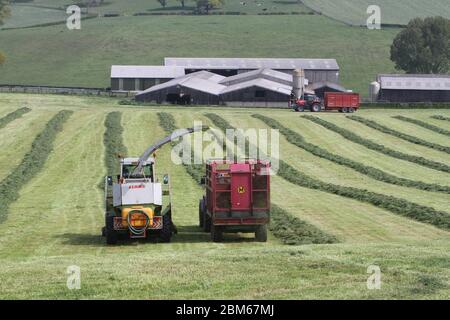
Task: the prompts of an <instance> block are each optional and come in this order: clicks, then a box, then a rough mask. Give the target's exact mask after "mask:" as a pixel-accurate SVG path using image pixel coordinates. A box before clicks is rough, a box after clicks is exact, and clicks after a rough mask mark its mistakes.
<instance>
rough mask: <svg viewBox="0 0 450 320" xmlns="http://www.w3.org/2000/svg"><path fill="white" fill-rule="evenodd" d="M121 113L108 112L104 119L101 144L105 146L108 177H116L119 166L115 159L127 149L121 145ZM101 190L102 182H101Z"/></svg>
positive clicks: (125, 152) (124, 153) (123, 154)
mask: <svg viewBox="0 0 450 320" xmlns="http://www.w3.org/2000/svg"><path fill="white" fill-rule="evenodd" d="M121 120H122V113H121V112H119V111H114V112H110V113H108V114H107V115H106V119H105V129H106V130H105V134H104V136H103V144H104V146H105V166H106V172H107V175H108V176H113V175H116V174H117V173H118V172H119V171H120V165H119V161H118V160H117V158H118V157H119V155H121V156H125V155H126V154H127V152H128V151H127V147H126V146H125V144H124V143H123V138H122V133H123V127H122V124H121ZM101 187H102V188H103V182H101Z"/></svg>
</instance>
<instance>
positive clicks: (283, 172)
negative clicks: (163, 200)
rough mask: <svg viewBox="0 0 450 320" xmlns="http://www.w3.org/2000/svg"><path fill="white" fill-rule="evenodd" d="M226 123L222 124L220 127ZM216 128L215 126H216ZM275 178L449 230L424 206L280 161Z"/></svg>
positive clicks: (442, 217)
mask: <svg viewBox="0 0 450 320" xmlns="http://www.w3.org/2000/svg"><path fill="white" fill-rule="evenodd" d="M225 123H227V122H226V121H225V120H224V121H223V124H225ZM216 125H217V124H216ZM227 128H233V127H232V126H231V125H230V124H226V125H225V126H224V127H221V128H220V129H221V130H222V131H225V130H226V129H227ZM278 175H279V176H280V177H282V178H283V179H285V180H286V181H289V182H291V183H293V184H295V185H298V186H300V187H305V188H309V189H314V190H319V191H323V192H327V193H331V194H335V195H339V196H342V197H345V198H349V199H354V200H358V201H361V202H366V203H369V204H372V205H374V206H376V207H379V208H382V209H385V210H387V211H390V212H392V213H394V214H398V215H401V216H404V217H407V218H411V219H414V220H416V221H420V222H424V223H429V224H432V225H434V226H436V227H438V228H441V229H444V230H450V214H449V213H447V212H444V211H438V210H436V209H434V208H431V207H427V206H423V205H420V204H417V203H414V202H411V201H407V200H404V199H400V198H396V197H393V196H386V195H384V194H379V193H375V192H370V191H367V190H363V189H358V188H353V187H345V186H341V185H336V184H332V183H326V182H323V181H321V180H318V179H316V178H313V177H311V176H308V175H307V174H305V173H303V172H301V171H299V170H297V169H295V168H294V167H292V166H290V165H289V164H287V163H286V162H284V161H283V160H281V159H279V170H278Z"/></svg>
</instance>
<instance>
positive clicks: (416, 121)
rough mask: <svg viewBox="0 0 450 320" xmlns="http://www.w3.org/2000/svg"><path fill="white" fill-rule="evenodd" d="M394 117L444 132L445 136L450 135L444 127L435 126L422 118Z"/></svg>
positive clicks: (434, 130)
mask: <svg viewBox="0 0 450 320" xmlns="http://www.w3.org/2000/svg"><path fill="white" fill-rule="evenodd" d="M392 118H394V119H397V120H401V121H404V122H409V123H412V124H415V125H417V126H419V127H422V128H425V129H428V130H431V131H433V132H437V133H440V134H443V135H444V136H450V131H448V130H445V129H442V128H439V127H437V126H433V125H432V124H429V123H426V122H424V121H421V120H417V119H413V118H408V117H404V116H393V117H392Z"/></svg>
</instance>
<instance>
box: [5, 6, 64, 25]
mask: <svg viewBox="0 0 450 320" xmlns="http://www.w3.org/2000/svg"><path fill="white" fill-rule="evenodd" d="M66 18H67V15H66V12H65V11H62V10H57V9H50V8H38V7H34V6H24V5H13V6H11V17H10V18H9V19H6V21H5V24H3V25H2V26H1V27H0V29H1V28H21V27H28V26H33V25H38V24H44V23H49V22H57V21H64V20H65V19H66Z"/></svg>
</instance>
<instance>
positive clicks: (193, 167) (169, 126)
mask: <svg viewBox="0 0 450 320" xmlns="http://www.w3.org/2000/svg"><path fill="white" fill-rule="evenodd" d="M158 118H159V125H160V126H161V128H163V130H164V131H165V132H166V133H167V134H171V133H172V132H174V131H175V130H177V129H179V128H177V126H176V125H175V118H174V117H173V116H172V115H171V114H170V113H167V112H158ZM172 144H173V143H172ZM191 159H194V151H193V150H192V154H191ZM183 167H184V169H185V170H186V172H187V173H188V174H189V175H190V176H191V177H192V179H194V180H195V181H196V182H197V183H198V184H200V180H201V178H202V177H203V176H204V175H205V168H204V166H203V165H201V164H185V163H183Z"/></svg>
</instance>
